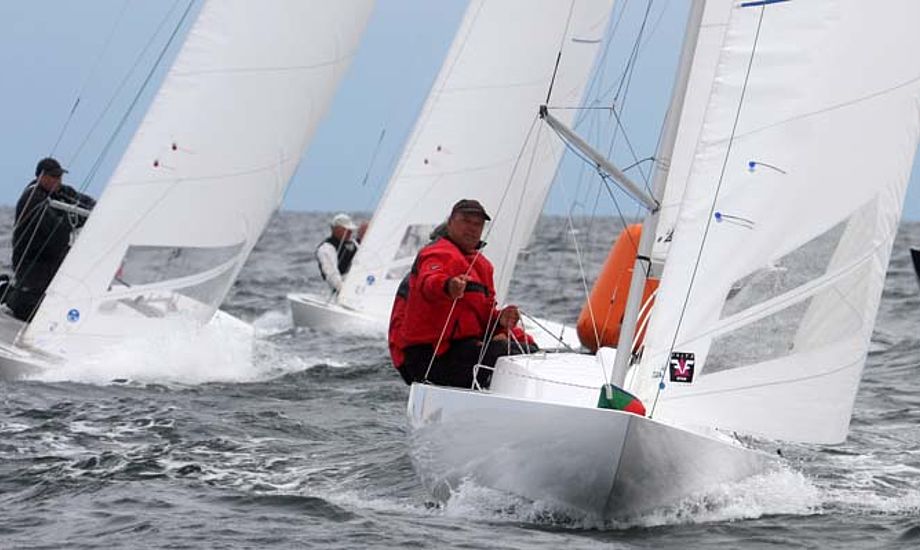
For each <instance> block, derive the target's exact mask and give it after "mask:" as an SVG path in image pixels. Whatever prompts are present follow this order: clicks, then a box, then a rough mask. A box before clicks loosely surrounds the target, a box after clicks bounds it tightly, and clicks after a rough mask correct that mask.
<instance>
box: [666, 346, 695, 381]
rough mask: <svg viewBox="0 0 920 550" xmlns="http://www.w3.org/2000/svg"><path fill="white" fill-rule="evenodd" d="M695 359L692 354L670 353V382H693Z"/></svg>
mask: <svg viewBox="0 0 920 550" xmlns="http://www.w3.org/2000/svg"><path fill="white" fill-rule="evenodd" d="M695 364H696V359H695V358H694V355H693V354H692V353H687V352H683V351H675V352H673V353H671V363H670V368H669V370H670V371H671V382H684V383H687V384H689V383H691V382H693V367H694V365H695Z"/></svg>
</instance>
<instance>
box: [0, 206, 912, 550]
mask: <svg viewBox="0 0 920 550" xmlns="http://www.w3.org/2000/svg"><path fill="white" fill-rule="evenodd" d="M9 218H10V215H9V209H4V210H2V211H0V234H2V235H4V236H6V235H9ZM327 218H328V214H310V213H281V214H279V215H278V216H276V217H275V219H274V220H273V221H272V223H271V226H270V227H269V229H268V231H267V232H266V234H265V235H264V237H263V238H262V240H261V242H260V243H259V245H258V247H257V248H256V250H255V252H254V254H253V256H252V257H251V258H250V260H249V262H248V263H247V265H246V267H245V269H243V271H242V273H241V276H240V279H239V281H238V282H237V284H236V285H235V286H234V288H233V290H232V292H231V294H230V296H229V297H228V299H227V301H226V302H225V305H224V308H223V309H225V310H226V311H228V312H230V313H232V314H234V315H236V316H239V317H241V318H243V319H245V320H247V321H250V322H252V323H254V324H255V326H256V327H257V329H258V334H259V338H258V341H257V346H256V354H255V359H254V361H252V362H250V361H247V360H246V358H245V357H242V356H240V355H239V354H238V353H236V352H235V347H234V346H233V345H232V342H227V341H226V340H225V339H222V337H221V335H220V334H216V335H214V336H213V338H198V339H190V338H183V337H177V338H176V340H175V341H171V342H167V343H165V344H164V343H160V344H158V345H157V346H155V347H151V346H147V347H144V346H134V345H133V344H130V343H126V345H125V348H126V349H124V350H119V352H118V353H117V354H112V355H111V356H110V357H107V358H106V359H105V360H103V361H96V362H94V363H92V364H85V365H83V364H77V365H70V366H68V368H66V369H61V370H58V371H55V372H49V373H46V374H44V375H42V376H41V377H38V378H35V379H31V380H24V381H15V382H0V547H2V548H403V547H409V548H527V549H533V548H566V549H569V550H570V549H575V548H591V549H597V548H920V376H918V375H920V369H918V367H920V287H918V281H917V279H916V277H915V276H914V273H913V271H912V268H911V266H910V259H909V253H908V247H909V245H910V244H915V245H917V244H920V224H918V223H905V224H903V225H902V227H901V232H900V234H899V236H898V240H897V243H896V245H895V249H894V252H893V255H892V261H891V265H890V266H889V271H888V279H887V281H886V286H885V292H884V297H883V299H882V306H881V310H880V312H879V316H878V321H877V324H876V330H875V335H874V337H873V342H872V346H871V351H870V354H869V359H868V364H867V365H866V369H865V374H864V376H863V380H862V385H861V387H860V391H859V395H858V397H857V400H856V409H855V412H854V415H853V421H852V424H851V429H850V436H849V439H848V440H847V442H846V443H845V444H843V445H838V446H809V445H797V446H785V447H784V454H785V467H784V468H782V469H781V470H780V471H778V472H776V473H772V474H770V475H768V476H764V477H759V478H754V479H749V480H746V481H744V482H742V483H738V484H734V485H727V486H724V487H721V488H719V489H718V490H717V491H714V492H712V493H710V494H706V495H699V496H698V497H694V498H692V499H689V500H687V501H686V502H683V503H680V504H678V505H676V506H674V507H672V508H668V509H663V510H658V511H655V512H654V513H651V514H649V515H647V516H645V517H642V518H638V519H636V520H635V521H633V522H632V523H630V524H610V523H603V522H598V521H596V520H593V519H591V518H587V517H573V516H571V515H566V514H563V513H560V511H558V510H553V509H552V508H551V507H550V506H549V505H547V504H545V503H539V502H527V501H524V500H522V499H519V498H516V497H514V496H511V495H507V494H502V493H498V492H496V491H491V490H488V489H485V488H482V487H477V486H473V485H465V486H463V487H461V488H460V490H459V492H458V493H457V494H455V495H454V496H453V497H452V498H451V499H450V500H449V501H448V502H447V503H444V504H439V503H435V502H433V501H432V500H431V498H430V497H429V495H427V494H426V493H425V491H424V490H423V489H422V487H421V485H420V483H419V481H418V479H417V478H416V476H415V474H414V472H413V469H412V464H411V462H410V460H409V457H408V453H407V447H406V444H407V443H406V441H407V438H406V422H405V411H404V409H405V404H406V397H407V395H408V390H407V388H406V386H405V385H404V384H403V383H402V381H401V380H400V378H399V377H398V375H397V374H396V372H395V371H394V370H393V368H392V367H391V366H390V364H389V362H388V356H387V351H386V343H385V342H384V341H382V340H378V339H376V338H370V337H363V336H340V335H332V334H325V333H321V332H315V331H311V330H303V329H294V328H292V327H291V324H290V320H289V312H288V309H287V305H286V300H285V295H286V294H287V293H288V292H291V291H302V290H309V291H322V290H323V289H324V283H322V281H320V279H319V276H318V272H317V269H316V266H315V264H314V260H313V249H314V247H315V245H316V243H317V242H318V241H319V240H320V239H321V238H322V237H323V235H324V232H325V230H326V229H325V228H326V222H327ZM576 225H577V230H578V234H579V238H580V245H581V247H582V253H583V255H584V260H585V262H584V265H585V271H586V272H587V274H588V276H589V277H593V275H594V273H596V271H597V269H598V267H599V265H600V262H601V261H602V260H603V257H604V256H605V254H606V251H607V250H608V249H609V247H610V244H611V239H612V236H613V235H614V233H615V232H616V231H617V230H618V228H617V227H616V225H617V224H616V222H614V221H613V220H609V219H607V220H605V219H595V220H593V221H589V220H583V221H581V222H579V224H576ZM0 257H2V259H3V260H4V261H7V260H8V258H9V239H8V238H6V239H5V240H2V241H0ZM583 292H584V291H583V289H582V282H581V272H580V270H579V267H578V262H577V261H576V256H575V252H574V249H573V247H572V246H571V239H570V238H569V233H568V230H567V227H566V220H565V219H564V218H555V217H545V218H544V219H543V220H542V221H541V224H540V226H539V227H538V230H537V232H536V235H535V238H534V240H533V242H532V244H531V246H530V247H529V253H528V254H525V255H524V257H523V258H522V260H521V261H520V263H519V265H518V271H517V273H516V277H515V282H514V284H513V286H512V289H511V292H510V294H511V301H513V302H516V303H519V304H521V306H522V308H523V309H524V310H525V312H528V311H529V312H533V313H539V314H541V316H544V317H549V318H554V319H559V320H567V321H573V320H574V318H575V317H576V316H577V313H578V309H579V308H580V304H581V302H582V300H583V296H584V293H583ZM765 414H769V411H765ZM563 459H564V458H563V457H560V460H563Z"/></svg>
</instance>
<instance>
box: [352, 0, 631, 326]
mask: <svg viewBox="0 0 920 550" xmlns="http://www.w3.org/2000/svg"><path fill="white" fill-rule="evenodd" d="M612 5H613V0H572V1H570V2H560V1H558V0H473V1H472V2H470V5H469V7H468V8H467V11H466V14H465V16H464V19H463V21H462V23H461V25H460V28H459V30H458V32H457V35H456V37H455V39H454V41H453V44H452V45H451V48H450V51H449V53H448V55H447V58H446V60H445V62H444V64H443V66H442V68H441V72H440V74H439V75H438V77H437V79H436V81H435V83H434V86H433V87H432V90H431V93H430V95H429V96H428V99H427V101H426V103H425V105H424V107H423V109H422V112H421V114H420V116H419V119H418V121H417V123H416V125H415V128H414V130H413V132H412V135H411V137H410V138H409V141H408V144H407V146H406V148H405V150H404V152H403V155H402V158H401V159H400V161H399V164H398V166H397V169H396V171H395V173H394V175H393V177H392V179H391V181H390V183H389V186H388V187H387V190H386V192H385V194H384V196H383V197H382V199H381V201H380V204H379V205H378V207H377V210H376V213H375V215H374V218H373V219H372V220H371V223H370V228H369V230H368V232H367V235H366V236H365V238H364V240H363V242H362V246H361V249H360V251H359V252H358V254H357V256H356V257H355V260H354V263H353V264H352V266H351V271H350V272H349V273H348V276H347V277H346V279H345V282H344V286H343V289H342V292H341V295H340V297H339V302H340V303H341V304H342V305H345V306H347V307H350V308H352V309H356V310H358V311H363V312H366V313H369V314H371V315H373V316H374V317H377V318H381V319H386V318H388V315H389V311H390V307H391V305H392V302H393V296H394V295H395V293H396V287H397V286H398V284H399V282H400V280H401V279H402V278H403V276H404V275H405V274H406V273H408V271H409V268H410V266H411V264H412V261H413V260H414V258H415V254H416V252H417V251H418V249H419V248H420V247H421V246H422V245H424V244H425V243H427V242H428V235H429V232H430V231H431V230H432V229H433V228H434V227H435V226H436V225H437V224H438V223H440V222H442V221H444V220H445V219H446V216H447V214H448V213H449V211H450V207H451V205H452V204H453V203H454V202H456V201H457V200H459V199H461V198H474V199H477V200H479V201H481V202H482V203H483V204H484V205H485V207H486V209H487V210H488V211H489V213H490V214H492V217H493V220H494V221H493V222H492V223H491V227H490V228H489V229H488V230H487V235H486V240H487V241H488V246H486V248H485V249H484V253H485V255H486V256H487V257H488V258H489V259H490V260H491V261H492V262H493V263H494V264H495V269H496V289H497V292H498V297H499V300H501V299H502V298H503V297H504V296H505V295H506V291H507V289H508V284H509V281H510V278H511V275H512V272H513V270H514V264H515V262H516V260H517V254H518V252H519V251H520V249H521V248H522V247H523V246H525V245H526V243H527V241H528V239H529V238H530V235H531V233H532V231H533V228H534V226H535V224H536V222H537V219H538V218H539V215H540V212H541V210H542V205H543V203H544V201H545V199H546V195H547V192H548V189H549V186H550V184H551V183H552V180H553V177H554V176H555V172H556V169H557V166H558V164H559V159H560V157H561V155H562V152H563V150H564V147H563V145H562V143H560V141H559V140H558V139H557V138H556V137H555V136H554V135H551V134H549V133H548V132H547V130H546V128H545V127H544V125H543V124H540V123H539V120H538V108H539V106H540V105H541V104H543V103H546V102H547V96H548V94H549V104H550V106H551V107H553V106H557V107H577V106H580V105H581V101H582V96H583V94H584V90H585V88H586V84H587V82H588V79H589V77H590V75H591V72H592V69H593V67H594V63H595V58H596V56H597V52H598V51H599V49H600V46H601V39H602V38H603V36H604V33H605V31H606V27H607V21H608V18H609V15H610V11H611V9H612ZM557 54H561V56H560V57H559V60H558V67H557ZM550 90H551V92H550ZM574 112H575V111H572V110H561V111H560V113H559V117H560V118H562V119H564V120H565V121H566V122H570V121H571V120H572V118H573V113H574Z"/></svg>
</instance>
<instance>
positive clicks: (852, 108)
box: [627, 0, 920, 443]
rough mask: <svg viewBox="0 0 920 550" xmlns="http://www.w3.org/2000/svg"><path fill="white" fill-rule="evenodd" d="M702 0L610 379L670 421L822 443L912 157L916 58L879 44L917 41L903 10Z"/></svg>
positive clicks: (845, 417) (908, 1) (862, 355)
mask: <svg viewBox="0 0 920 550" xmlns="http://www.w3.org/2000/svg"><path fill="white" fill-rule="evenodd" d="M708 4H709V6H707V12H706V14H707V15H706V17H707V19H708V20H709V21H710V22H711V23H712V24H716V25H724V28H723V30H722V31H718V32H715V34H714V35H710V37H711V38H716V37H718V39H717V40H716V42H715V43H717V44H718V47H719V52H718V62H717V64H716V65H714V66H713V67H714V69H715V70H714V73H713V74H710V75H708V76H706V74H705V73H706V72H707V71H699V72H695V73H694V74H693V75H692V76H691V79H692V78H703V79H706V81H705V82H697V83H693V82H691V84H690V88H691V89H692V88H693V86H701V87H702V88H708V89H709V93H708V94H704V95H700V96H697V98H698V99H697V100H699V101H702V102H703V104H702V107H703V109H704V111H702V113H703V115H702V120H701V124H700V125H699V132H698V134H699V135H698V138H697V139H695V140H694V139H688V140H686V141H685V142H684V147H689V148H691V150H692V157H691V161H690V164H689V165H688V167H687V169H685V170H681V171H672V173H671V177H670V179H669V182H668V185H669V186H670V185H671V183H672V181H671V180H677V179H683V178H686V182H685V189H684V190H683V191H682V192H681V194H682V201H681V205H680V208H679V214H678V215H677V217H676V223H675V224H674V227H673V233H672V241H671V244H670V250H669V252H668V255H667V260H666V264H665V267H664V272H663V274H662V278H661V286H660V289H659V292H658V296H657V301H656V304H655V307H654V311H653V313H652V318H651V321H650V324H649V328H648V332H647V336H646V346H645V350H644V353H643V356H642V359H641V362H640V364H639V365H638V366H637V367H636V368H635V369H634V371H633V373H632V374H633V377H631V378H628V379H627V380H628V381H630V380H631V381H632V383H631V387H632V388H633V389H635V390H637V391H638V392H639V394H640V395H641V397H642V398H643V400H644V401H645V402H646V404H647V405H650V407H649V408H650V409H651V412H652V415H653V417H654V418H658V419H661V420H665V421H668V422H671V423H675V424H678V425H684V426H692V425H700V426H712V427H717V428H722V429H726V430H737V431H740V432H743V433H750V434H756V435H762V436H766V437H771V438H778V439H784V440H792V441H809V442H822V443H833V442H839V441H842V440H843V439H844V438H845V437H846V432H847V427H848V423H849V419H850V416H851V413H852V407H853V401H854V398H855V394H856V390H857V388H858V384H859V379H860V376H861V373H862V369H863V366H864V364H865V359H866V355H867V350H868V343H869V338H870V336H871V334H872V327H873V324H874V321H875V316H876V312H877V309H878V304H879V300H880V297H881V292H882V287H883V283H884V279H885V273H886V268H887V266H888V260H889V255H890V251H891V247H892V243H893V239H894V236H895V231H896V229H897V224H898V221H899V219H900V213H901V207H902V204H903V199H904V193H905V189H906V186H907V182H908V177H909V174H910V170H911V166H912V163H913V159H914V154H915V152H916V149H917V140H918V131H920V100H918V98H920V59H917V57H916V56H912V55H898V56H891V55H889V54H890V52H911V51H914V50H915V49H916V48H913V45H917V46H920V35H918V34H917V33H916V29H915V28H914V27H915V22H916V21H917V20H918V17H920V4H918V3H917V2H914V1H912V0H897V1H891V2H885V3H884V5H881V4H878V3H875V2H861V1H858V0H844V1H833V2H832V1H796V0H788V1H776V0H772V1H747V2H731V1H728V0H717V1H711V2H709V3H708ZM706 36H707V33H705V32H701V34H700V40H701V41H702V40H704V39H706ZM703 51H705V48H704V50H703ZM709 72H711V71H709ZM697 100H693V99H688V101H697ZM699 108H700V105H696V106H690V107H689V110H690V111H693V110H695V109H699ZM690 130H691V131H695V130H694V129H693V128H691V129H690ZM679 154H680V153H679V152H675V157H677V156H678V155H679ZM681 183H682V182H678V183H677V184H678V185H681ZM682 187H683V186H682ZM669 233H670V231H669Z"/></svg>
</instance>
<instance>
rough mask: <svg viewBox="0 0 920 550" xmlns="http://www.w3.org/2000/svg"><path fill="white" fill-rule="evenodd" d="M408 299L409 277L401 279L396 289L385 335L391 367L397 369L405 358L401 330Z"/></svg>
mask: <svg viewBox="0 0 920 550" xmlns="http://www.w3.org/2000/svg"><path fill="white" fill-rule="evenodd" d="M408 298H409V276H408V275H406V276H405V277H403V280H402V282H400V283H399V288H397V289H396V297H395V298H393V309H391V310H390V328H389V331H388V334H387V342H388V343H389V345H390V357H391V358H392V359H393V366H394V367H396V368H397V369H398V368H400V367H402V364H403V361H405V359H406V358H405V356H404V355H403V345H404V344H403V343H402V338H401V334H400V333H401V330H400V329H401V328H402V325H403V321H404V320H405V318H406V300H407V299H408Z"/></svg>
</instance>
